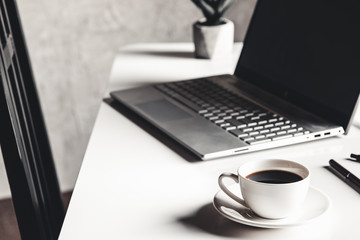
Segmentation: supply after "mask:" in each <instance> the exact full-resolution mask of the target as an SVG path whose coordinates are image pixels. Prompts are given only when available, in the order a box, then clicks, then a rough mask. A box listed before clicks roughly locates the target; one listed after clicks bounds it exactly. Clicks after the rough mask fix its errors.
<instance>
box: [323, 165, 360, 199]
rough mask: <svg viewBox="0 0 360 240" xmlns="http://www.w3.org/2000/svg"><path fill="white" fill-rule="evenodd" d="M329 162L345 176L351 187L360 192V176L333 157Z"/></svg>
mask: <svg viewBox="0 0 360 240" xmlns="http://www.w3.org/2000/svg"><path fill="white" fill-rule="evenodd" d="M329 164H330V166H331V167H332V168H334V169H335V170H336V171H337V172H338V173H339V174H340V175H341V176H342V177H343V178H344V180H345V182H346V183H348V184H349V185H350V186H351V187H353V188H354V189H355V190H356V191H357V192H359V193H360V179H359V178H358V177H356V176H355V175H354V174H352V173H351V172H350V171H348V170H347V169H346V168H344V167H343V166H341V165H340V164H339V163H337V162H336V161H335V160H333V159H331V160H330V161H329Z"/></svg>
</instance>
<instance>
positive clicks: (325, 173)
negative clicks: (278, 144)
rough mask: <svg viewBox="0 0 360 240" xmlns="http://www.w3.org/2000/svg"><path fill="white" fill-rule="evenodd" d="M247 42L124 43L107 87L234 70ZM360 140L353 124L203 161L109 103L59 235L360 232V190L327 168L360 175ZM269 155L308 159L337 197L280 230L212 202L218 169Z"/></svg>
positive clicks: (315, 180)
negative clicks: (339, 132) (203, 54)
mask: <svg viewBox="0 0 360 240" xmlns="http://www.w3.org/2000/svg"><path fill="white" fill-rule="evenodd" d="M240 49H241V44H236V46H235V48H234V53H233V55H232V56H229V58H227V59H221V60H216V61H210V60H199V59H194V58H193V54H192V51H193V46H192V44H188V43H184V44H175V43H172V44H140V45H131V46H128V47H125V48H122V49H120V50H119V52H118V54H117V56H116V59H115V61H114V65H113V69H112V72H111V77H110V84H109V88H108V89H109V91H111V90H115V89H124V88H129V87H134V86H140V85H144V84H149V83H155V82H161V81H171V80H181V79H188V78H194V77H201V76H207V75H214V74H222V73H232V72H233V71H234V68H235V65H236V60H237V58H238V56H239V52H240ZM120 111H122V110H121V109H120ZM122 112H123V113H124V111H122ZM124 115H127V117H125V116H124ZM129 118H130V119H133V121H131V120H129ZM134 122H136V123H134ZM139 125H140V126H142V127H139ZM154 136H155V137H154ZM359 142H360V129H359V127H357V126H352V127H351V129H350V133H349V134H348V135H347V136H340V137H334V138H329V139H326V140H320V141H316V142H311V143H304V144H298V145H293V146H289V147H283V148H277V149H272V150H266V151H261V152H255V153H248V154H244V155H238V156H233V157H226V158H222V159H217V160H211V161H198V160H195V159H192V158H191V157H187V155H186V153H185V154H183V152H182V150H181V148H180V149H179V148H178V147H177V145H176V144H173V143H171V141H170V142H169V141H167V138H166V137H164V136H162V135H161V133H158V132H156V130H155V131H154V130H151V127H149V126H147V125H146V124H145V125H144V124H143V125H142V122H141V120H140V121H138V120H136V119H135V118H134V116H132V115H131V114H130V115H129V114H126V113H124V114H121V113H119V112H118V111H117V110H115V109H114V108H112V107H110V106H109V105H108V104H107V103H105V102H103V103H102V104H101V107H100V111H99V114H98V116H97V120H96V123H95V127H94V129H93V133H92V136H91V138H90V142H89V145H88V149H87V151H86V154H85V157H84V160H83V164H82V167H81V170H80V173H79V176H78V180H77V183H76V186H75V189H74V192H73V195H72V199H71V202H70V206H69V209H68V211H67V215H66V218H65V221H64V225H63V228H62V231H61V235H60V239H77V240H78V239H228V238H236V239H354V238H357V239H358V238H360V232H359V231H358V226H359V224H358V216H359V215H360V195H359V193H357V192H356V191H354V190H353V189H352V188H350V187H349V186H348V185H346V184H345V183H344V182H342V181H341V180H340V179H339V178H337V177H336V176H335V175H333V173H331V172H330V171H329V170H327V169H326V168H325V166H328V161H329V159H330V158H334V159H336V160H338V161H339V162H340V163H341V164H343V165H345V166H346V167H348V168H349V169H351V170H352V171H353V172H354V173H355V174H357V175H360V163H355V162H351V161H349V160H346V158H347V157H348V156H349V155H350V153H352V152H355V153H356V152H358V153H359V152H360V148H359ZM265 158H280V159H290V160H294V161H298V162H300V163H303V164H305V165H307V166H308V167H309V168H310V170H311V172H312V178H311V185H312V186H313V187H315V188H317V189H319V190H321V191H323V192H324V193H325V194H327V195H328V196H329V198H330V200H331V208H330V210H329V211H328V212H327V213H326V215H324V216H322V217H321V218H319V219H318V220H317V221H315V222H312V223H311V224H308V225H303V226H298V227H292V228H285V229H276V230H275V229H261V228H254V227H248V226H245V225H241V224H238V223H234V222H231V221H230V220H227V219H226V218H224V217H222V216H221V215H219V214H218V213H217V212H216V211H215V209H214V208H213V206H212V199H213V197H214V194H215V193H216V192H217V191H218V190H219V187H218V185H217V178H218V176H219V175H220V174H221V173H222V172H225V171H227V172H228V171H230V172H235V170H236V169H237V167H238V166H239V165H240V164H241V163H243V162H245V161H251V160H255V159H265Z"/></svg>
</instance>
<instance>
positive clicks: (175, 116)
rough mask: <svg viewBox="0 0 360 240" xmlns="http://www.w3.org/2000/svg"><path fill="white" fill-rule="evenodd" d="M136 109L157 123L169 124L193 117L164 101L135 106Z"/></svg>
mask: <svg viewBox="0 0 360 240" xmlns="http://www.w3.org/2000/svg"><path fill="white" fill-rule="evenodd" d="M136 107H138V108H139V109H141V110H142V111H143V112H144V113H145V114H147V115H149V116H150V117H151V118H153V119H154V120H156V121H159V122H169V121H174V120H181V119H186V118H192V117H193V116H192V115H190V114H189V113H187V112H185V111H184V110H182V109H180V108H179V107H177V106H175V105H174V104H172V103H171V102H169V101H167V100H166V99H160V100H156V101H150V102H145V103H140V104H136Z"/></svg>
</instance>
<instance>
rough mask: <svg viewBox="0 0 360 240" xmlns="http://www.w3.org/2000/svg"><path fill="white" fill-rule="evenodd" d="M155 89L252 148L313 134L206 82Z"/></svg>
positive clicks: (202, 80) (189, 82)
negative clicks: (257, 145) (254, 145)
mask: <svg viewBox="0 0 360 240" xmlns="http://www.w3.org/2000/svg"><path fill="white" fill-rule="evenodd" d="M155 87H156V88H157V89H158V90H160V91H161V92H163V93H165V94H166V95H168V96H170V97H171V98H173V99H175V100H177V101H179V102H181V103H182V104H184V105H186V106H187V107H189V108H191V109H192V110H194V111H195V112H197V113H198V114H199V115H201V116H202V117H204V118H206V119H208V120H209V121H211V122H213V123H214V124H216V125H217V126H219V127H220V128H222V129H224V130H225V131H227V132H229V133H230V134H232V135H234V136H236V137H238V138H240V139H241V140H242V141H244V142H246V143H248V144H251V145H253V144H259V143H265V142H270V141H276V140H280V139H285V138H290V137H293V136H299V135H303V134H309V133H310V131H308V130H306V129H305V128H304V127H302V126H299V125H297V124H296V123H293V122H291V121H290V120H288V119H286V118H284V117H283V116H280V115H278V114H276V113H273V112H270V111H268V110H266V109H263V108H262V107H260V106H258V105H256V104H254V103H252V102H250V101H248V100H246V99H245V98H242V97H240V96H238V95H236V94H234V93H231V92H230V91H228V90H226V89H225V88H222V87H221V86H219V85H217V84H215V83H213V82H211V81H209V80H206V79H198V80H192V81H181V82H173V83H165V84H159V85H156V86H155Z"/></svg>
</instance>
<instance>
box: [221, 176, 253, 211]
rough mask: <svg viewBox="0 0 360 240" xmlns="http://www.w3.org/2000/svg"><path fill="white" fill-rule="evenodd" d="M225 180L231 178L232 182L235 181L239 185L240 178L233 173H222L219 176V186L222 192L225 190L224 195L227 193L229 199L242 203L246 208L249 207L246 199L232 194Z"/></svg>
mask: <svg viewBox="0 0 360 240" xmlns="http://www.w3.org/2000/svg"><path fill="white" fill-rule="evenodd" d="M224 178H231V179H232V180H234V181H235V182H236V183H239V178H238V176H237V175H235V174H233V173H222V174H221V175H220V176H219V179H218V183H219V186H220V188H221V190H223V192H224V193H226V194H227V195H228V196H229V197H231V198H232V199H234V200H235V201H237V202H238V203H240V204H241V205H243V206H244V207H248V206H247V204H246V203H245V201H244V199H242V198H240V197H238V196H236V195H235V194H234V193H232V192H231V191H230V190H229V189H228V188H227V187H226V186H225V184H224V182H223V179H224Z"/></svg>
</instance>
